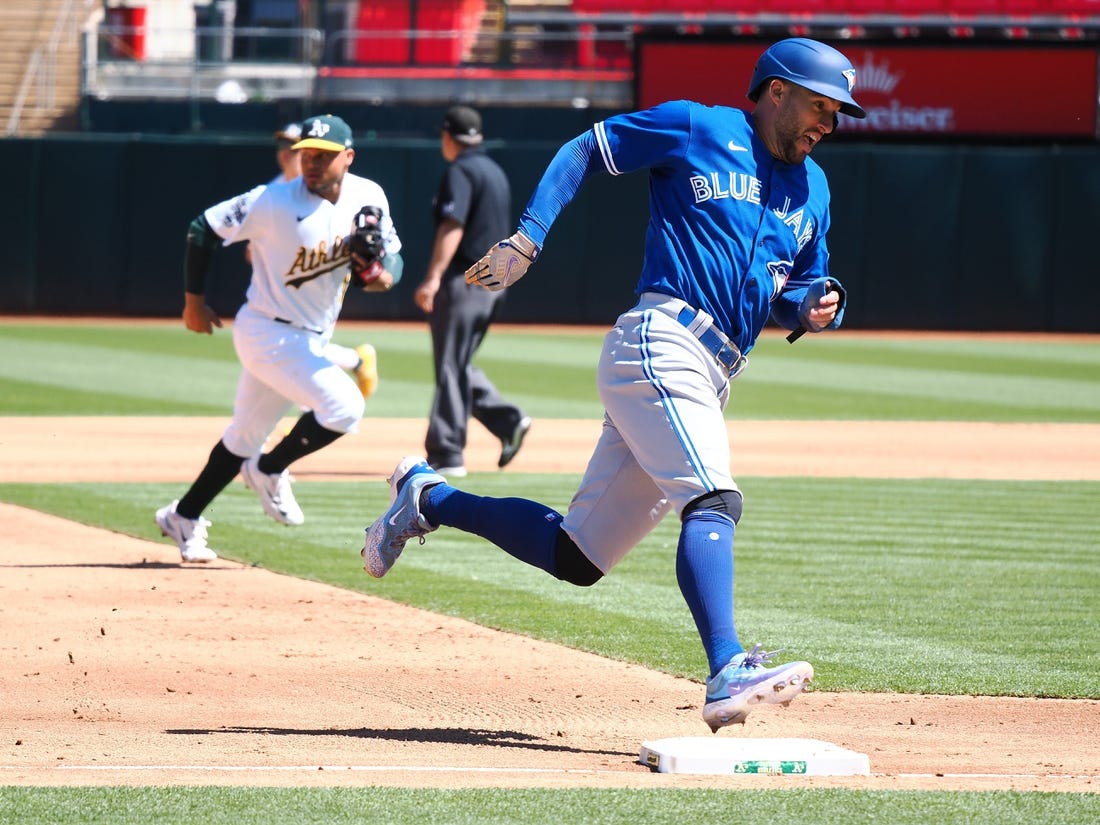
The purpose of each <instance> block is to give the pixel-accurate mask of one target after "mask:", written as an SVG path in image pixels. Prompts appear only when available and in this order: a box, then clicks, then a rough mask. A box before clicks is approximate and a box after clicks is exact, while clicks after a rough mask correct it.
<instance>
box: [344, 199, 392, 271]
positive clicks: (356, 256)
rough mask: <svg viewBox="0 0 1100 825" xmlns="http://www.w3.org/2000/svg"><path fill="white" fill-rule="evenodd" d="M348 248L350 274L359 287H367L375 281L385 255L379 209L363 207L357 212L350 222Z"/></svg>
mask: <svg viewBox="0 0 1100 825" xmlns="http://www.w3.org/2000/svg"><path fill="white" fill-rule="evenodd" d="M348 246H349V249H350V251H351V262H350V264H349V266H350V267H351V274H352V275H354V276H355V277H356V278H357V279H358V281H359V286H361V287H365V286H369V285H370V284H372V283H374V282H375V281H377V280H378V276H379V275H381V274H382V270H383V266H382V258H384V257H385V255H386V247H385V243H384V242H383V240H382V210H381V209H379V208H378V207H377V206H364V207H363V208H362V209H360V210H359V214H358V215H356V216H355V220H354V221H353V222H352V227H351V237H350V238H349V239H348Z"/></svg>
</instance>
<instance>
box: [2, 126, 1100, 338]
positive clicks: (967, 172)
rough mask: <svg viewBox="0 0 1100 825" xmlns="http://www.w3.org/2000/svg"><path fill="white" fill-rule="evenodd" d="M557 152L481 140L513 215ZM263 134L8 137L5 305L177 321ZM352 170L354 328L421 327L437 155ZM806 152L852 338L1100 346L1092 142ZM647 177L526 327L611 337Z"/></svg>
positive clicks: (590, 224)
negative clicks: (372, 287)
mask: <svg viewBox="0 0 1100 825" xmlns="http://www.w3.org/2000/svg"><path fill="white" fill-rule="evenodd" d="M559 144H560V140H558V139H554V140H546V141H540V140H537V139H531V140H509V141H502V142H495V143H490V144H489V148H490V151H491V153H492V154H493V155H494V156H495V157H496V158H497V159H498V160H499V161H500V163H501V164H502V165H503V166H504V168H505V170H506V171H507V172H508V174H509V176H510V177H511V180H512V184H513V186H514V191H515V199H516V203H515V209H516V212H517V217H518V212H519V210H520V209H521V208H522V206H523V204H524V202H525V201H526V198H527V196H528V195H529V193H530V192H531V190H532V188H533V186H534V183H535V181H536V180H537V178H538V176H539V174H540V173H541V171H542V169H543V168H544V167H545V166H546V164H547V162H548V161H549V160H550V158H551V157H552V155H553V153H554V151H555V150H556V149H557V147H558V145H559ZM272 148H273V147H272V145H271V142H270V140H269V139H267V137H266V136H260V137H247V138H246V137H220V138H219V137H195V136H164V137H149V136H144V135H136V134H135V135H120V134H94V133H91V134H82V135H67V136H47V137H43V138H38V139H3V140H0V164H2V168H3V169H4V170H5V172H6V174H5V178H6V185H5V190H6V197H5V198H3V200H2V204H0V210H2V213H3V215H2V216H3V220H2V221H0V234H2V237H3V248H4V249H5V250H6V252H7V255H6V260H5V262H4V265H3V267H2V268H0V311H3V312H8V313H13V312H14V313H50V314H66V313H73V314H89V313H96V314H100V313H109V314H120V315H154V316H158V315H163V316H176V315H178V314H179V312H180V310H181V307H182V296H181V290H182V253H183V247H184V237H185V233H186V229H187V225H188V223H189V222H190V221H191V219H192V218H194V217H195V216H196V215H197V214H199V213H200V212H201V211H202V210H203V209H204V208H206V207H207V206H210V205H211V204H213V203H216V202H218V201H220V200H222V199H224V198H227V197H230V196H232V195H235V194H237V193H239V192H243V191H245V190H247V189H249V188H251V187H252V186H254V185H256V184H257V183H260V182H263V181H266V180H268V179H269V178H270V177H271V176H272V175H273V174H274V173H275V171H276V169H275V163H274V157H273V154H272ZM357 152H358V153H357V157H356V161H355V164H354V166H353V167H352V168H353V170H354V171H355V172H357V173H358V174H361V175H364V176H366V177H370V178H374V179H375V180H377V181H378V182H379V183H381V184H382V185H383V187H384V188H385V189H386V192H387V193H388V195H389V198H390V203H391V208H392V210H393V214H394V220H395V221H396V224H397V227H398V231H399V232H400V234H401V237H402V240H403V242H404V245H405V250H404V255H405V261H406V266H405V278H404V280H403V282H402V283H401V284H399V285H398V287H397V288H396V289H395V290H394V291H393V292H391V293H389V294H387V295H385V296H375V295H365V294H360V293H355V294H352V295H350V296H349V299H348V302H347V305H346V308H345V312H344V317H346V318H356V319H415V318H419V317H421V316H420V314H419V312H418V310H416V308H415V307H414V306H413V303H412V293H413V290H414V289H415V287H416V284H417V283H418V281H419V280H420V277H421V275H422V273H423V271H424V267H425V266H426V264H427V261H428V256H429V253H430V247H431V240H432V226H431V222H430V204H431V199H432V196H433V194H434V192H435V187H436V184H437V181H438V178H439V175H440V173H441V171H442V169H443V164H444V162H443V160H442V158H441V157H440V155H439V151H438V146H437V142H436V140H434V139H427V138H410V139H390V138H387V139H384V140H382V139H376V140H371V139H369V138H364V139H363V140H361V141H360V143H359V146H358V150H357ZM814 157H815V158H816V159H817V160H818V162H819V163H820V164H821V165H822V166H823V167H824V168H825V170H826V172H827V173H828V175H829V180H830V184H831V187H832V192H833V228H832V231H831V233H830V249H831V250H832V270H833V273H834V274H835V275H837V276H838V277H839V278H840V279H841V280H842V281H843V282H844V284H845V285H846V286H847V287H848V291H849V297H850V303H849V309H848V314H847V319H846V326H847V327H849V328H864V329H870V328H908V329H943V330H964V329H971V330H1021V331H1026V330H1035V331H1067V332H1068V331H1076V332H1095V331H1098V330H1100V322H1097V321H1096V313H1097V307H1100V265H1098V264H1097V263H1096V258H1095V255H1093V254H1092V253H1091V247H1089V246H1088V243H1089V238H1091V237H1092V233H1093V232H1095V231H1097V225H1098V223H1100V147H1098V146H1095V145H1067V146H1058V145H1053V146H1052V145H1043V146H974V145H969V146H947V145H932V146H925V145H908V144H906V145H901V144H890V145H879V144H871V143H858V142H843V141H840V140H838V141H837V142H835V143H832V144H828V143H827V144H825V145H822V146H821V147H819V148H818V149H817V150H816V151H815V153H814ZM647 214H648V209H647V185H646V178H645V176H644V175H642V174H634V175H627V176H623V177H620V178H611V177H609V176H601V177H598V178H596V179H593V180H592V181H590V182H589V183H588V185H587V186H586V188H585V190H584V191H583V192H582V194H581V196H580V197H579V198H578V199H577V200H576V201H575V202H574V203H573V204H572V205H571V206H570V207H569V209H567V210H566V212H565V213H563V215H562V216H561V218H560V219H559V220H558V222H557V223H556V224H555V226H554V229H553V231H552V233H551V235H550V238H549V242H548V245H547V248H546V250H545V252H544V254H543V257H542V258H540V260H539V264H538V266H537V267H536V268H535V269H534V270H532V273H531V275H530V276H528V277H527V278H526V279H524V280H523V281H522V282H520V284H518V285H517V286H516V287H514V288H513V289H512V290H510V292H509V295H508V299H507V304H506V306H505V309H504V313H503V317H504V320H507V321H515V322H564V323H600V324H602V323H607V322H609V321H611V320H613V319H614V317H615V316H616V315H617V314H618V312H619V311H621V310H622V309H624V308H625V307H627V306H628V305H629V304H630V303H631V301H632V293H633V287H634V283H635V280H636V275H637V272H638V269H639V266H640V264H641V251H642V236H643V232H644V227H645V222H646V219H647ZM247 280H248V271H247V268H246V265H245V263H244V259H243V255H242V250H241V248H240V246H239V245H238V246H236V247H230V248H228V249H224V250H221V251H220V252H219V253H218V254H217V255H216V256H215V265H214V270H213V272H212V277H211V281H212V283H211V288H210V290H209V295H210V298H211V303H212V305H213V306H214V307H215V308H216V309H217V310H219V311H220V312H221V313H222V314H223V315H231V314H232V313H233V312H235V310H236V308H237V307H238V306H239V305H240V302H241V300H242V299H243V294H244V288H245V286H246V284H247Z"/></svg>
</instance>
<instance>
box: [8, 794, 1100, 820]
mask: <svg viewBox="0 0 1100 825" xmlns="http://www.w3.org/2000/svg"><path fill="white" fill-rule="evenodd" d="M1098 808H1100V804H1098V802H1097V798H1096V797H1094V796H1091V795H1086V794H1051V793H1018V792H1013V791H1003V792H987V793H940V792H927V793H921V792H912V791H899V792H889V793H886V792H867V793H853V792H848V791H838V790H804V789H792V790H787V791H720V790H699V791H684V790H636V789H635V790H623V789H614V790H602V791H597V790H565V789H552V790H514V791H507V792H502V791H496V790H443V791H430V790H414V789H392V788H350V789H317V788H177V787H170V788H147V787H146V788H41V789H28V788H0V821H2V822H5V823H12V824H13V825H14V823H19V825H31V823H33V825H57V823H65V825H86V824H87V825H92V823H97V824H98V823H104V822H110V823H112V824H113V825H170V824H171V825H177V823H178V825H197V823H202V825H269V823H273V822H285V823H294V824H295V825H314V824H316V825H345V823H346V824H347V825H352V823H355V825H363V823H372V825H398V824H399V823H409V824H410V825H428V824H429V823H431V824H432V825H496V824H497V823H499V824H500V825H503V824H504V823H511V824H512V825H534V824H535V823H544V822H545V823H550V822H553V823H555V825H686V823H701V824H705V823H723V824H724V823H730V825H733V823H746V824H747V825H752V823H758V822H768V823H787V822H792V823H800V825H863V823H872V822H873V823H887V824H888V825H941V824H944V823H972V824H973V825H1043V824H1044V823H1051V824H1052V825H1053V824H1054V823H1057V825H1095V823H1096V821H1097V814H1098V813H1100V810H1098Z"/></svg>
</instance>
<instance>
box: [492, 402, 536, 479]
mask: <svg viewBox="0 0 1100 825" xmlns="http://www.w3.org/2000/svg"><path fill="white" fill-rule="evenodd" d="M529 429H531V416H529V415H525V416H523V418H521V419H520V420H519V423H518V424H516V428H515V429H514V430H512V434H511V435H510V436H508V437H507V438H502V439H501V440H500V444H501V447H500V461H498V462H497V466H498V467H500V468H504V467H507V466H508V463H509V462H510V461H511V460H512V459H513V458H515V457H516V453H518V452H519V448H520V447H522V446H523V439H524V437H525V436H526V435H527V431H528V430H529Z"/></svg>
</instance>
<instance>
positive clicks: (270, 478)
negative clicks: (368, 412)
mask: <svg viewBox="0 0 1100 825" xmlns="http://www.w3.org/2000/svg"><path fill="white" fill-rule="evenodd" d="M294 149H295V150H297V151H298V152H299V156H300V159H301V166H302V174H301V176H300V177H297V178H294V179H293V180H290V181H287V182H282V183H276V184H273V185H267V186H258V187H256V188H255V189H252V190H251V191H249V192H246V193H244V194H242V195H238V196H237V197H235V198H231V199H229V200H227V201H223V202H222V203H219V204H217V205H216V206H213V207H211V208H210V209H207V210H206V211H205V212H204V213H203V214H202V215H200V216H199V217H197V218H196V219H195V220H194V221H193V222H192V224H191V226H190V229H189V231H188V236H187V249H186V254H185V259H184V288H185V292H184V301H185V303H184V310H183V320H184V324H185V325H186V326H187V328H188V329H190V330H192V331H193V332H199V333H206V334H211V333H212V332H213V328H214V327H220V326H221V325H222V322H221V320H220V319H219V318H218V315H217V313H215V312H214V310H213V309H211V308H210V307H209V306H208V305H207V304H206V301H205V282H206V275H207V272H208V270H209V262H210V257H211V254H212V252H213V250H214V248H215V247H216V246H218V245H219V244H220V245H223V246H228V245H229V244H233V243H237V242H239V241H248V242H250V244H251V250H252V280H251V282H250V283H249V286H248V290H247V293H246V300H245V303H244V304H243V305H242V306H241V308H240V310H239V311H238V312H237V316H236V320H235V321H234V324H233V345H234V348H235V349H236V352H237V357H238V358H239V359H240V362H241V367H242V369H241V376H240V380H239V381H238V384H237V394H236V398H235V400H234V404H233V418H232V420H231V422H230V424H229V426H228V428H227V429H226V430H225V432H224V433H223V434H222V437H221V439H220V440H219V441H218V443H217V444H215V445H214V448H213V449H212V450H211V452H210V456H209V458H208V459H207V462H206V465H205V466H204V467H203V469H202V471H201V472H200V473H199V475H198V477H197V478H196V479H195V481H194V482H193V483H192V485H191V487H190V489H188V491H187V492H186V493H185V494H184V495H183V496H182V497H181V498H180V499H178V500H177V501H173V502H172V503H171V504H168V505H166V506H165V507H162V508H160V509H159V510H157V512H156V517H155V518H156V523H157V526H158V527H160V529H161V532H162V533H164V535H166V536H168V537H170V538H172V539H173V540H174V541H175V542H176V543H177V544H178V545H179V549H180V555H181V557H182V559H183V561H185V562H201V561H209V560H212V559H215V558H217V554H216V553H215V552H214V551H213V550H211V549H210V547H208V546H207V527H209V526H210V522H209V521H208V520H207V519H206V518H205V517H204V516H203V512H204V511H205V510H206V508H207V507H208V506H209V505H210V504H211V502H213V500H214V499H215V497H216V496H217V495H218V494H219V493H220V492H221V491H222V490H223V489H225V487H226V486H228V484H229V483H230V482H231V481H232V480H233V479H234V478H235V477H236V475H237V473H238V472H239V473H240V474H241V476H242V477H243V479H244V482H245V484H246V485H247V486H248V487H249V488H251V489H252V490H254V491H255V492H256V494H257V495H258V496H259V499H260V503H261V504H262V505H263V509H264V512H266V513H267V514H268V515H269V516H270V517H271V518H273V519H275V520H276V521H279V522H281V523H283V524H287V525H298V524H301V523H302V522H303V521H304V515H303V514H302V510H301V508H300V507H299V506H298V502H297V501H296V500H295V498H294V492H293V490H292V488H291V479H290V476H289V473H288V470H287V468H288V467H289V465H290V464H291V463H292V462H294V461H296V460H297V459H299V458H302V457H303V456H305V455H308V454H310V453H313V452H315V451H317V450H319V449H321V448H322V447H324V446H326V445H328V444H331V443H332V442H333V441H335V440H336V439H337V438H339V437H340V436H342V435H344V434H345V433H352V432H355V431H356V429H357V425H358V422H359V419H360V418H362V416H363V410H364V406H365V402H364V398H363V395H362V394H361V393H360V391H359V389H358V387H357V386H356V383H355V381H353V380H352V378H351V377H350V376H349V375H348V374H347V373H346V372H344V370H342V369H341V368H340V367H338V366H336V365H335V364H333V363H332V361H330V360H329V359H328V358H326V357H325V347H326V345H327V344H328V343H329V340H330V338H331V336H332V330H333V326H334V325H335V323H336V319H337V316H338V315H339V313H340V308H341V306H342V305H343V300H344V294H345V291H346V290H347V288H348V286H349V285H351V284H354V285H356V286H357V287H359V288H362V289H365V290H367V291H370V292H381V291H386V290H388V289H390V288H391V287H392V286H393V284H394V283H396V282H397V281H398V280H399V278H400V277H401V271H402V268H403V261H402V259H401V255H400V251H401V241H400V239H399V238H398V235H397V232H396V230H395V228H394V225H393V220H392V219H391V216H390V208H389V202H388V200H387V198H386V194H385V192H384V191H383V190H382V187H381V186H379V185H378V184H377V183H375V182H374V181H371V180H367V179H366V178H362V177H359V176H357V175H354V174H351V173H350V172H349V171H348V169H349V167H350V166H351V164H352V161H353V160H354V158H355V150H354V149H353V148H352V132H351V129H350V127H349V126H348V125H347V124H346V123H345V122H344V121H343V120H342V119H340V118H338V117H335V116H332V115H318V116H314V117H311V118H308V119H306V120H305V121H304V122H303V124H302V139H301V140H300V141H298V142H297V143H295V144H294ZM368 210H370V211H373V214H374V215H376V216H378V215H380V217H378V218H376V223H377V230H378V234H377V235H376V237H377V238H379V242H378V244H377V259H376V260H374V261H366V260H363V258H362V257H361V256H359V255H352V253H351V247H352V243H351V240H352V239H351V237H350V233H351V231H352V228H353V226H354V225H356V223H357V221H358V217H357V216H359V215H360V213H361V212H366V211H368ZM293 405H297V406H298V407H300V408H303V409H305V410H306V412H304V413H303V414H302V415H301V417H300V418H299V419H298V420H297V422H296V423H295V424H294V426H293V428H292V429H291V430H290V432H289V433H288V434H287V435H286V436H285V437H284V438H283V439H282V440H281V441H280V442H279V443H278V444H276V445H275V446H274V447H273V448H272V449H271V450H270V451H269V452H267V453H264V452H262V449H263V446H264V444H265V442H266V441H267V439H268V437H269V436H270V435H271V433H272V431H273V430H274V429H275V427H276V425H277V424H278V422H279V420H280V419H281V418H282V417H283V416H284V415H285V414H286V413H287V411H288V410H290V409H291V408H292V406H293Z"/></svg>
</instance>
